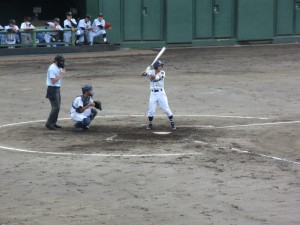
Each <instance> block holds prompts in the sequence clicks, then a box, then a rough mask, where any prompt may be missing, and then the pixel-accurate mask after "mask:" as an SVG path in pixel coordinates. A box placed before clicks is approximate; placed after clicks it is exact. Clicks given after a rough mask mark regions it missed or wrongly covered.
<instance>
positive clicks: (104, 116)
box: [0, 114, 269, 128]
mask: <svg viewBox="0 0 300 225" xmlns="http://www.w3.org/2000/svg"><path fill="white" fill-rule="evenodd" d="M119 117H147V116H146V115H138V114H136V115H135V114H133V115H102V116H97V117H96V119H97V118H98V119H99V118H119ZM155 117H166V116H165V115H156V116H155ZM176 117H215V118H232V119H258V120H269V118H265V117H250V116H226V115H225V116H222V115H221V116H220V115H176ZM58 120H59V121H63V120H71V119H70V118H60V119H58ZM41 122H46V120H31V121H25V122H17V123H10V124H4V125H0V128H2V127H10V126H18V125H25V124H31V123H41Z"/></svg>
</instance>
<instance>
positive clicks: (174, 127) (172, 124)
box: [171, 122, 176, 131]
mask: <svg viewBox="0 0 300 225" xmlns="http://www.w3.org/2000/svg"><path fill="white" fill-rule="evenodd" d="M171 126H172V130H173V131H174V130H176V125H175V123H174V122H173V123H171Z"/></svg>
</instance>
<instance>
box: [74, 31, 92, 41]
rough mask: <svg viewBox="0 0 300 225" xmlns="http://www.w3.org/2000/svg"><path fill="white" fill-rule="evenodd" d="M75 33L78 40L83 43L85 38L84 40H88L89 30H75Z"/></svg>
mask: <svg viewBox="0 0 300 225" xmlns="http://www.w3.org/2000/svg"><path fill="white" fill-rule="evenodd" d="M76 34H77V35H78V36H79V39H78V41H79V42H80V43H83V42H84V41H85V40H86V42H90V31H88V30H77V32H76Z"/></svg>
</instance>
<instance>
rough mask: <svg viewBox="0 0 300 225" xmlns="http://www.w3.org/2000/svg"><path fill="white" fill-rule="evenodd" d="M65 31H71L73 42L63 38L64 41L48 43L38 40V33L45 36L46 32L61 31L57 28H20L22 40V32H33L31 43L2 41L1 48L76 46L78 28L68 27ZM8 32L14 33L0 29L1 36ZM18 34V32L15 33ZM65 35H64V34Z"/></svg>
mask: <svg viewBox="0 0 300 225" xmlns="http://www.w3.org/2000/svg"><path fill="white" fill-rule="evenodd" d="M63 31H64V32H66V31H71V42H64V41H63V38H62V41H57V42H50V43H46V42H41V43H40V42H37V33H43V36H45V34H46V33H53V32H60V31H56V30H51V29H34V30H19V33H18V34H19V35H20V40H21V34H22V33H27V34H31V42H30V43H26V44H25V43H16V44H8V43H5V44H3V43H1V42H0V48H1V47H39V46H49V45H51V46H54V45H56V46H65V45H71V46H75V37H76V30H75V31H72V29H69V28H66V29H63ZM7 34H12V32H8V31H5V30H3V31H0V36H1V35H4V36H6V35H7ZM15 34H16V33H15ZM62 36H63V35H62Z"/></svg>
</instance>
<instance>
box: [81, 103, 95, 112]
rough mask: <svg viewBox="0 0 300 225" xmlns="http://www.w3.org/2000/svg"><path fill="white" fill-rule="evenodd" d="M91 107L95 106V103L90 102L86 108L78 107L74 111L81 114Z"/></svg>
mask: <svg viewBox="0 0 300 225" xmlns="http://www.w3.org/2000/svg"><path fill="white" fill-rule="evenodd" d="M93 106H95V103H94V102H90V103H89V104H87V105H86V106H83V107H82V106H80V107H79V108H78V109H77V110H76V111H77V112H78V113H83V112H84V111H85V110H87V109H88V108H90V107H93Z"/></svg>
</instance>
